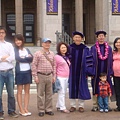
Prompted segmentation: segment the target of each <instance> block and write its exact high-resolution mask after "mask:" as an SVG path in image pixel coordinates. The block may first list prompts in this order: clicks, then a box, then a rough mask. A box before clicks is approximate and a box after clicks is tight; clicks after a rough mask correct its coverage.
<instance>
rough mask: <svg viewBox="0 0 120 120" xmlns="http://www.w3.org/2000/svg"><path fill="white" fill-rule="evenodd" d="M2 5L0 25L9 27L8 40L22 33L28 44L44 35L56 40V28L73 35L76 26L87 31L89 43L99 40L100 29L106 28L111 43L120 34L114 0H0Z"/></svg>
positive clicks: (30, 44)
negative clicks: (113, 8)
mask: <svg viewBox="0 0 120 120" xmlns="http://www.w3.org/2000/svg"><path fill="white" fill-rule="evenodd" d="M115 1H116V2H117V1H119V0H115ZM49 2H51V3H49ZM54 2H55V3H57V4H56V5H57V8H56V9H57V12H56V14H47V12H48V11H47V7H48V4H51V5H53V7H54V4H53V3H54ZM0 6H1V7H0V25H3V26H5V27H6V28H7V31H8V34H7V39H8V41H12V40H13V36H14V35H15V34H16V33H22V34H23V35H24V37H25V43H26V45H28V46H34V45H36V44H37V41H38V40H41V39H42V38H43V37H48V38H51V40H52V41H53V43H55V42H56V34H55V32H56V31H59V32H62V31H65V32H67V33H68V34H69V35H70V36H71V35H72V31H74V30H78V31H81V32H83V33H84V34H85V42H86V44H93V43H94V42H95V41H96V38H95V35H94V33H95V31H97V30H105V31H106V32H107V33H108V35H107V39H108V41H109V42H110V43H112V42H113V40H114V39H115V37H117V36H120V15H119V14H113V13H112V0H0Z"/></svg>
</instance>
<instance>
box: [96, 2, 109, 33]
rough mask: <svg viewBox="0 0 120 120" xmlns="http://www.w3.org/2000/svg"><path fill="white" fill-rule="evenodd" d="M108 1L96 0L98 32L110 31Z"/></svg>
mask: <svg viewBox="0 0 120 120" xmlns="http://www.w3.org/2000/svg"><path fill="white" fill-rule="evenodd" d="M108 5H109V4H108V0H95V18H96V20H95V21H96V31H97V30H105V31H106V32H107V33H108V29H109V6H108Z"/></svg>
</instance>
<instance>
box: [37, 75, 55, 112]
mask: <svg viewBox="0 0 120 120" xmlns="http://www.w3.org/2000/svg"><path fill="white" fill-rule="evenodd" d="M38 78H39V84H37V107H38V112H49V111H52V108H53V107H52V74H51V75H48V76H46V75H41V74H38Z"/></svg>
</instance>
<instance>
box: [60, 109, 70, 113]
mask: <svg viewBox="0 0 120 120" xmlns="http://www.w3.org/2000/svg"><path fill="white" fill-rule="evenodd" d="M61 112H62V113H70V111H69V110H67V109H65V110H61Z"/></svg>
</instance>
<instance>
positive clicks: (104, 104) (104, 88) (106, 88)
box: [98, 73, 111, 112]
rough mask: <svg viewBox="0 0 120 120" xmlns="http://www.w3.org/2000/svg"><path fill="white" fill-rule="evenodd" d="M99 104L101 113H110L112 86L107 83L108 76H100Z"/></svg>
mask: <svg viewBox="0 0 120 120" xmlns="http://www.w3.org/2000/svg"><path fill="white" fill-rule="evenodd" d="M99 78H100V82H99V95H98V104H99V108H100V112H103V111H105V112H108V96H111V89H110V85H109V83H108V82H107V74H106V73H101V74H100V77H99Z"/></svg>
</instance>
